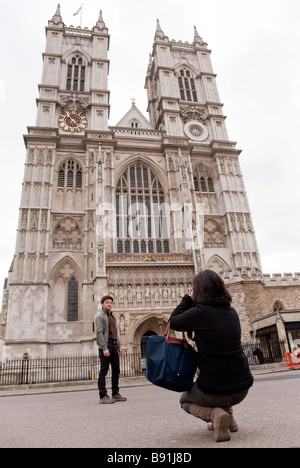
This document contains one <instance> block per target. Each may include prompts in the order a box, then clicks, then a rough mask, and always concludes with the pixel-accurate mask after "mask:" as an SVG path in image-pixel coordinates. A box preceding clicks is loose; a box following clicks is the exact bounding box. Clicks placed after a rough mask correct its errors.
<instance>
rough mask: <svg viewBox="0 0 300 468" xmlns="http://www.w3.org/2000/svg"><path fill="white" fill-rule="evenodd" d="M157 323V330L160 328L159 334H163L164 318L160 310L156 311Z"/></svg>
mask: <svg viewBox="0 0 300 468" xmlns="http://www.w3.org/2000/svg"><path fill="white" fill-rule="evenodd" d="M157 320H158V324H159V330H160V336H163V323H164V318H163V316H162V312H158V317H157Z"/></svg>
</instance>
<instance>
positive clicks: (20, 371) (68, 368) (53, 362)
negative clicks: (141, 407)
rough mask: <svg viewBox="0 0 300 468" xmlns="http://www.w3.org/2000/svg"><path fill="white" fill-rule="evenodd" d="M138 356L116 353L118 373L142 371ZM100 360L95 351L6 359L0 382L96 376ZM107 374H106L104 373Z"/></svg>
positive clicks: (133, 374) (130, 374)
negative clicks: (82, 354) (84, 353)
mask: <svg viewBox="0 0 300 468" xmlns="http://www.w3.org/2000/svg"><path fill="white" fill-rule="evenodd" d="M140 358H141V356H140V354H137V353H128V354H124V355H123V356H121V357H120V370H121V374H120V376H121V377H137V376H140V375H143V369H142V368H141V360H140ZM99 370H100V361H99V357H98V356H97V355H86V356H81V355H80V356H53V357H41V358H36V357H35V358H32V359H31V358H30V357H28V356H26V357H25V358H24V357H23V358H21V359H12V360H6V361H5V362H2V363H0V386H3V385H28V384H41V383H55V382H74V381H84V380H94V379H98V374H99ZM108 377H110V375H109V374H108Z"/></svg>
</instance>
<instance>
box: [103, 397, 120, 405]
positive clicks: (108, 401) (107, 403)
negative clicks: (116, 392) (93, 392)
mask: <svg viewBox="0 0 300 468" xmlns="http://www.w3.org/2000/svg"><path fill="white" fill-rule="evenodd" d="M115 401H116V400H112V399H111V398H109V396H108V395H105V396H104V397H103V398H100V401H99V404H100V405H109V404H111V403H115Z"/></svg>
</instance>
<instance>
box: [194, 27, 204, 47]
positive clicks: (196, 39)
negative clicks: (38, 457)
mask: <svg viewBox="0 0 300 468" xmlns="http://www.w3.org/2000/svg"><path fill="white" fill-rule="evenodd" d="M193 44H194V45H196V44H200V45H201V46H203V45H204V42H203V39H202V37H201V36H200V34H199V33H198V31H197V27H196V26H194V42H193Z"/></svg>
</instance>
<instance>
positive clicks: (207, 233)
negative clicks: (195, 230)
mask: <svg viewBox="0 0 300 468" xmlns="http://www.w3.org/2000/svg"><path fill="white" fill-rule="evenodd" d="M225 241H226V236H225V232H224V229H223V227H222V226H221V225H220V223H218V221H216V220H215V219H213V218H207V219H206V220H205V221H204V247H205V248H207V249H216V248H218V249H220V248H225V247H226V242H225Z"/></svg>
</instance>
